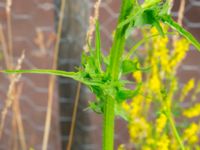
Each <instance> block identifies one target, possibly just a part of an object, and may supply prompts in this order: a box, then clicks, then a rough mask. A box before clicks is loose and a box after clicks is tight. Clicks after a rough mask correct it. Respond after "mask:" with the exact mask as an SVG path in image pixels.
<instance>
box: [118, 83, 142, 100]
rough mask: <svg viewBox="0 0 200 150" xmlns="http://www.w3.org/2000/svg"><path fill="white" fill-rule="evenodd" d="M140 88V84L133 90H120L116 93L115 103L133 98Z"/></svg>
mask: <svg viewBox="0 0 200 150" xmlns="http://www.w3.org/2000/svg"><path fill="white" fill-rule="evenodd" d="M141 86H142V84H141V83H139V84H138V85H137V87H136V89H135V90H130V89H127V88H120V89H119V90H118V91H117V96H116V97H117V101H118V102H119V103H121V102H122V101H124V100H126V99H130V98H133V97H134V96H136V95H138V93H139V91H140V89H141Z"/></svg>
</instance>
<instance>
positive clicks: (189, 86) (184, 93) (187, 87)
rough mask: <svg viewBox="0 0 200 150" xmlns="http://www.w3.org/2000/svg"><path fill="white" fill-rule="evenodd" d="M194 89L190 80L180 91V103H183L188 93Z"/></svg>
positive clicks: (192, 81) (192, 80)
mask: <svg viewBox="0 0 200 150" xmlns="http://www.w3.org/2000/svg"><path fill="white" fill-rule="evenodd" d="M193 88H194V79H190V80H189V81H188V83H187V84H185V86H184V87H183V89H182V92H181V97H180V101H183V100H184V99H185V97H186V96H187V95H188V94H189V92H190V91H191V90H192V89H193Z"/></svg>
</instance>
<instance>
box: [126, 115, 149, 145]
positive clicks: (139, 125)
mask: <svg viewBox="0 0 200 150" xmlns="http://www.w3.org/2000/svg"><path fill="white" fill-rule="evenodd" d="M149 128H150V125H149V124H148V122H147V121H146V120H145V118H143V117H137V118H134V120H132V121H131V123H130V124H129V133H130V137H131V140H132V141H133V142H135V141H138V140H142V139H143V138H146V137H147V136H148V133H149Z"/></svg>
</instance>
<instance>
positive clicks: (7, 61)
mask: <svg viewBox="0 0 200 150" xmlns="http://www.w3.org/2000/svg"><path fill="white" fill-rule="evenodd" d="M0 42H1V44H2V49H3V56H4V60H5V64H6V68H7V69H11V66H12V64H11V60H10V57H9V54H8V51H7V43H6V40H5V36H4V33H3V27H2V25H1V24H0Z"/></svg>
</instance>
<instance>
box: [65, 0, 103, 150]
mask: <svg viewBox="0 0 200 150" xmlns="http://www.w3.org/2000/svg"><path fill="white" fill-rule="evenodd" d="M100 4H101V0H97V1H96V3H95V5H94V16H90V22H89V28H88V31H87V33H86V41H87V42H86V44H85V46H84V48H83V49H84V50H85V51H86V52H88V51H89V50H88V45H87V43H89V44H90V43H91V41H92V38H93V36H92V35H93V32H94V29H95V22H96V20H97V19H98V17H99V8H100ZM80 90H81V83H80V82H79V83H78V86H77V89H76V97H75V101H74V108H73V114H72V123H71V127H70V133H69V141H68V144H67V147H66V150H71V146H72V141H73V135H74V128H75V124H76V114H77V110H78V103H79V97H80Z"/></svg>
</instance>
